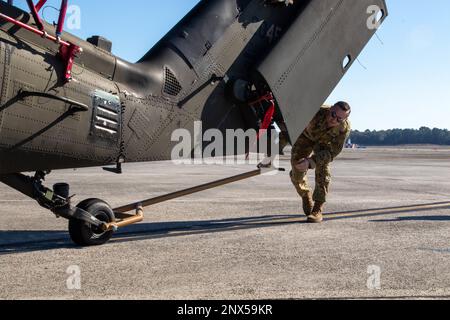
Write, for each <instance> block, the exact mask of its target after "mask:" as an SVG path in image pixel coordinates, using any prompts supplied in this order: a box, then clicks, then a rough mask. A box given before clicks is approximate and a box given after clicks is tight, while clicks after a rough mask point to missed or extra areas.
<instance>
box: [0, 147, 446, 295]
mask: <svg viewBox="0 0 450 320" xmlns="http://www.w3.org/2000/svg"><path fill="white" fill-rule="evenodd" d="M288 159H289V158H288V156H286V157H283V158H282V161H281V167H284V168H288V166H289V161H288ZM253 169H254V167H252V166H245V165H244V166H237V165H232V166H217V165H207V166H204V165H203V166H202V165H193V166H186V165H181V166H175V165H173V164H172V163H170V162H158V163H145V164H130V165H125V166H124V174H123V175H114V174H112V173H107V172H104V171H102V170H101V169H98V168H89V169H79V170H64V171H55V172H53V173H52V174H51V175H50V176H49V177H48V179H47V182H46V183H47V184H48V185H49V186H51V185H52V184H53V183H56V182H62V181H65V182H68V183H70V184H71V192H72V193H73V194H76V197H75V200H74V201H75V202H80V201H81V200H83V199H86V198H92V197H96V198H101V199H104V200H106V201H107V202H109V203H110V205H111V206H113V207H117V206H121V205H124V204H128V203H130V202H134V201H139V200H142V199H147V198H150V197H153V196H159V195H162V194H165V193H169V192H174V191H177V190H181V189H185V188H188V187H191V186H195V185H198V184H203V183H206V182H210V181H214V180H218V179H222V178H226V177H229V176H233V175H237V174H240V173H244V172H247V171H251V170H253ZM288 173H289V170H288V171H287V172H284V173H278V174H277V175H264V176H259V177H255V178H251V179H249V180H246V181H241V182H237V183H234V184H231V185H227V186H223V187H220V188H216V189H214V190H209V191H205V192H202V193H199V194H195V195H190V196H186V197H183V198H179V199H176V200H171V201H169V202H166V203H161V204H158V205H155V206H153V207H149V208H146V209H145V215H146V216H145V221H144V222H142V223H140V224H138V225H134V226H131V227H127V228H124V229H122V230H119V232H118V233H117V234H116V235H115V236H114V238H113V239H112V241H111V242H109V243H108V244H106V245H103V246H100V247H89V248H78V247H76V246H75V245H73V244H72V243H71V241H70V239H69V235H68V233H67V221H65V220H63V219H56V218H55V217H54V216H52V214H51V213H49V212H48V211H46V210H44V209H42V208H40V207H39V206H38V205H37V204H36V203H35V202H34V201H33V200H30V199H27V198H26V197H24V196H22V195H21V194H19V193H18V192H16V191H14V190H12V189H9V188H8V187H6V186H4V185H0V299H292V298H293V299H298V298H300V299H301V298H356V299H360V298H401V299H403V298H441V297H443V298H450V273H449V272H448V270H450V148H433V147H416V148H407V149H398V148H386V149H381V148H374V149H372V148H371V149H359V150H346V151H344V153H343V154H342V155H341V156H340V158H339V159H338V160H336V161H335V163H334V164H333V182H332V187H331V194H330V197H329V203H328V206H327V208H326V216H325V219H326V221H325V223H323V224H320V225H311V224H306V223H305V218H304V217H303V216H302V214H301V210H300V206H301V203H300V200H299V198H298V196H297V194H296V192H295V190H294V188H293V187H292V185H291V183H290V179H289V176H288ZM310 181H312V182H313V181H314V178H313V176H311V179H310Z"/></svg>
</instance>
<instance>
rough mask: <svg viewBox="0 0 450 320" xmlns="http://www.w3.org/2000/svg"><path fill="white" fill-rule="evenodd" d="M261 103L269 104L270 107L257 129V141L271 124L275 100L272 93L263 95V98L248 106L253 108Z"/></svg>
mask: <svg viewBox="0 0 450 320" xmlns="http://www.w3.org/2000/svg"><path fill="white" fill-rule="evenodd" d="M263 102H269V103H270V107H269V109H267V111H266V114H265V115H264V119H263V121H262V123H261V126H260V128H259V132H258V136H257V138H258V140H259V139H260V138H261V137H262V135H263V134H264V133H265V132H266V131H267V129H269V127H270V125H271V124H272V119H273V116H274V114H275V99H274V97H273V93H271V92H269V93H267V94H265V95H264V96H262V97H260V98H259V99H258V100H256V101H253V102H251V103H250V104H249V105H250V106H254V105H255V104H258V103H259V104H261V103H263Z"/></svg>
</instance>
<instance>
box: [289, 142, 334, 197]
mask: <svg viewBox="0 0 450 320" xmlns="http://www.w3.org/2000/svg"><path fill="white" fill-rule="evenodd" d="M313 151H316V152H317V151H318V150H317V147H316V146H315V144H314V143H313V142H312V141H310V140H309V139H307V138H305V137H304V136H303V135H302V136H300V138H298V140H297V142H296V143H295V145H294V146H293V148H292V158H291V165H292V171H291V173H290V176H291V181H292V183H293V184H294V187H295V189H296V190H297V192H298V194H299V195H300V197H305V196H307V195H308V194H309V193H311V190H310V188H309V186H308V172H300V171H298V170H297V169H296V168H295V164H297V163H298V162H299V161H300V160H301V159H305V158H309V157H310V156H311V154H312V153H313ZM330 182H331V170H330V163H329V162H325V161H321V160H318V161H316V187H315V190H314V194H313V200H314V201H315V202H320V203H325V202H326V201H327V195H328V192H329V187H330Z"/></svg>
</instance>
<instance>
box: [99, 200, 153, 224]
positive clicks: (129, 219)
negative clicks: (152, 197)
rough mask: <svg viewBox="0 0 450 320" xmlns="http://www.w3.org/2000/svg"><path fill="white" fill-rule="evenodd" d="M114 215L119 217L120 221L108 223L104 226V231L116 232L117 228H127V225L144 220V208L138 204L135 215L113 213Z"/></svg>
mask: <svg viewBox="0 0 450 320" xmlns="http://www.w3.org/2000/svg"><path fill="white" fill-rule="evenodd" d="M115 214H116V215H120V216H121V217H122V219H121V220H120V221H116V222H110V223H107V224H105V225H104V227H103V228H104V229H105V231H111V230H113V231H117V230H118V229H119V228H123V227H127V226H129V225H132V224H135V223H139V222H142V221H143V220H144V207H143V206H142V204H140V203H139V204H138V205H137V206H136V214H134V215H129V214H125V213H121V212H118V213H115Z"/></svg>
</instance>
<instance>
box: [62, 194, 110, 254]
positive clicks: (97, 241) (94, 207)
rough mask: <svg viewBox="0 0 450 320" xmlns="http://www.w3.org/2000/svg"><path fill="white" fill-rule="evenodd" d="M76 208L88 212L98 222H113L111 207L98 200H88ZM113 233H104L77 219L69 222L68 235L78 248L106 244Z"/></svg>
mask: <svg viewBox="0 0 450 320" xmlns="http://www.w3.org/2000/svg"><path fill="white" fill-rule="evenodd" d="M77 207H78V208H80V209H82V210H84V211H86V212H89V213H90V214H91V215H93V216H94V217H96V218H97V219H98V220H100V221H103V222H105V223H111V222H114V221H115V217H114V212H113V210H112V209H111V207H110V206H109V205H108V204H107V203H106V202H104V201H102V200H100V199H88V200H84V201H83V202H81V203H80V204H79V205H78V206H77ZM113 233H114V231H112V230H110V231H105V230H103V229H101V228H99V227H96V226H94V225H91V224H89V223H87V222H85V221H82V220H78V219H71V220H69V234H70V237H71V238H72V241H73V242H75V243H76V244H77V245H79V246H97V245H102V244H105V243H106V242H108V241H109V240H110V239H111V237H112V235H113Z"/></svg>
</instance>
